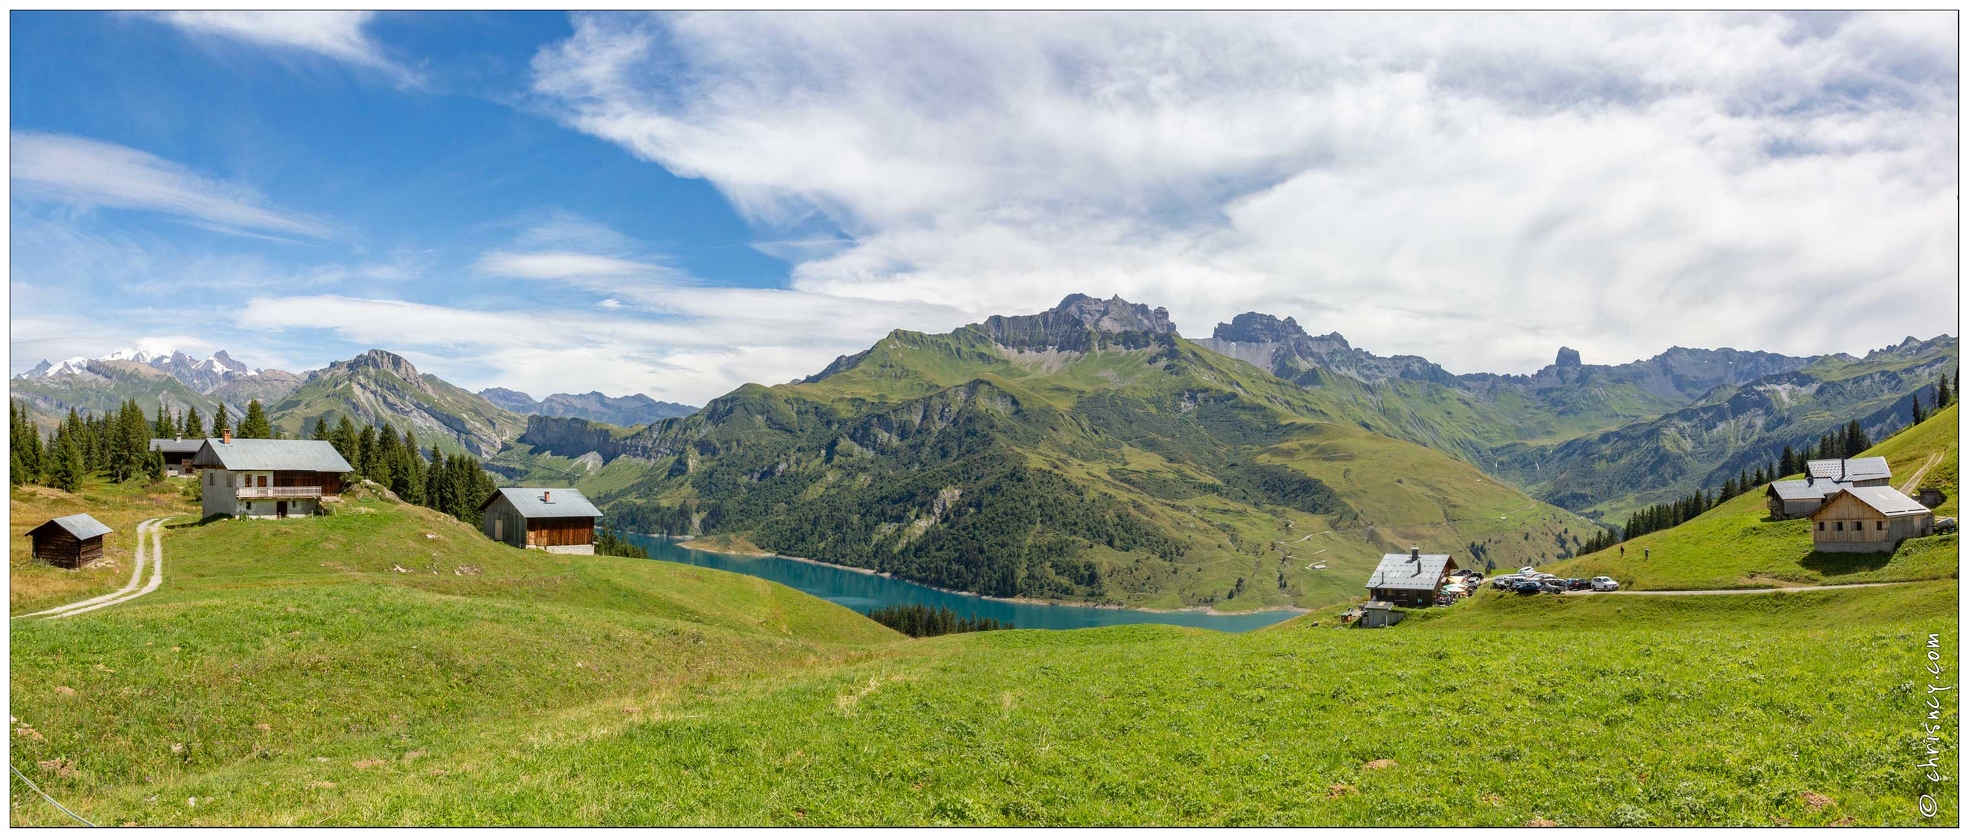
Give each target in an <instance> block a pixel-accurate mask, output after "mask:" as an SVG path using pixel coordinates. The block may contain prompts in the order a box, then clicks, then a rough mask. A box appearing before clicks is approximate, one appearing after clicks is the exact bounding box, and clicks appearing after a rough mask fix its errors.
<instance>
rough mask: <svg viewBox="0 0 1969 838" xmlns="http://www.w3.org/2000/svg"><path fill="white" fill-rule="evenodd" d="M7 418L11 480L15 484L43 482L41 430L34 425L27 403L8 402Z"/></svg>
mask: <svg viewBox="0 0 1969 838" xmlns="http://www.w3.org/2000/svg"><path fill="white" fill-rule="evenodd" d="M7 419H8V422H7V430H8V434H7V437H8V442H9V448H10V449H11V451H10V456H9V458H8V459H9V461H10V465H11V466H12V471H11V475H10V481H11V482H12V484H13V485H15V486H25V485H28V484H33V483H39V482H41V479H42V474H41V430H40V429H39V428H36V427H34V420H33V419H32V418H30V416H29V415H28V410H27V405H25V404H22V403H20V402H18V401H14V400H9V401H8V402H7Z"/></svg>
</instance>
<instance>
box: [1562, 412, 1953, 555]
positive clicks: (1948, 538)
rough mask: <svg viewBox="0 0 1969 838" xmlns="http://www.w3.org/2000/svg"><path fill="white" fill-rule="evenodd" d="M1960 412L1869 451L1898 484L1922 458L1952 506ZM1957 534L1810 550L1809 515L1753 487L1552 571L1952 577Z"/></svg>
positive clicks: (1926, 478)
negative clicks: (1872, 548)
mask: <svg viewBox="0 0 1969 838" xmlns="http://www.w3.org/2000/svg"><path fill="white" fill-rule="evenodd" d="M1957 416H1958V409H1957V406H1950V407H1948V408H1946V409H1944V410H1942V411H1941V412H1939V413H1937V414H1936V415H1935V416H1934V417H1933V418H1931V419H1929V420H1928V421H1926V422H1923V423H1921V424H1919V425H1916V426H1914V427H1912V428H1909V429H1907V430H1905V431H1902V432H1901V433H1899V434H1896V435H1894V436H1892V437H1890V438H1888V439H1887V440H1886V441H1884V442H1881V443H1880V444H1879V445H1876V446H1874V447H1873V448H1870V449H1868V450H1867V451H1866V452H1864V454H1863V456H1879V457H1886V458H1887V463H1888V465H1890V466H1892V467H1893V469H1894V483H1895V485H1896V486H1902V485H1904V484H1906V483H1907V482H1908V481H1910V480H1913V478H1914V476H1915V473H1916V472H1917V471H1921V470H1922V469H1923V468H1924V467H1926V469H1927V470H1926V472H1925V473H1924V474H1923V476H1922V478H1921V480H1920V481H1919V482H1920V483H1921V484H1922V485H1928V486H1936V487H1938V488H1941V489H1942V491H1943V492H1944V494H1945V495H1946V496H1947V500H1946V501H1945V502H1944V503H1942V504H1941V505H1940V506H1939V507H1937V508H1936V510H1935V512H1936V515H1937V516H1941V515H1954V514H1956V510H1957V504H1958V499H1957V498H1956V497H1955V495H1956V493H1957V487H1956V479H1955V475H1956V469H1957V465H1956V464H1957V461H1958V459H1959V454H1960V446H1959V444H1958V442H1957V439H1958V433H1959V431H1958V429H1957V426H1956V419H1957ZM1910 488H1912V487H1910ZM1958 538H1959V537H1958V536H1957V535H1954V534H1950V535H1937V536H1929V537H1926V538H1911V539H1908V540H1906V541H1903V542H1901V544H1900V546H1899V547H1898V549H1896V550H1894V551H1893V552H1892V553H1819V552H1816V551H1814V550H1813V549H1812V533H1811V521H1810V520H1807V519H1794V520H1789V521H1778V520H1772V519H1771V517H1770V511H1769V510H1768V509H1767V508H1766V506H1765V497H1764V493H1763V492H1762V491H1753V492H1751V493H1748V494H1745V495H1740V496H1738V497H1735V498H1732V499H1730V500H1729V501H1728V502H1725V503H1722V504H1718V505H1717V506H1716V508H1714V509H1711V510H1709V511H1708V512H1705V513H1703V514H1701V515H1699V516H1697V517H1696V518H1695V519H1694V520H1691V521H1688V522H1686V523H1684V524H1682V525H1681V526H1677V527H1672V528H1670V529H1666V530H1661V531H1659V532H1652V533H1649V534H1647V535H1644V536H1641V537H1640V538H1636V539H1634V540H1632V541H1629V542H1627V543H1626V545H1625V547H1626V551H1625V554H1624V555H1623V554H1622V551H1621V549H1620V548H1613V549H1609V550H1602V551H1600V552H1597V553H1593V554H1591V555H1587V556H1583V557H1581V558H1579V559H1575V560H1573V561H1570V562H1562V563H1560V564H1558V565H1555V566H1553V567H1551V568H1549V569H1548V570H1549V571H1550V572H1552V573H1557V574H1560V575H1563V576H1587V577H1590V576H1601V575H1605V576H1612V577H1614V578H1615V579H1619V580H1620V582H1621V584H1622V585H1625V586H1627V587H1629V588H1635V589H1641V590H1695V589H1703V588H1763V587H1772V586H1782V585H1835V584H1849V583H1856V582H1893V581H1904V580H1911V579H1946V578H1955V577H1956V575H1957V568H1958V566H1959V563H1960V550H1961V546H1960V541H1959V540H1958ZM1644 555H1646V556H1647V558H1643V556H1644Z"/></svg>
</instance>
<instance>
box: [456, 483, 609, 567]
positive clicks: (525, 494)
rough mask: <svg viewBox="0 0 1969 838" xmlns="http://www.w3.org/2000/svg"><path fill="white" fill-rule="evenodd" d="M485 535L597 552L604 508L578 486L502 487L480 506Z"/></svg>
mask: <svg viewBox="0 0 1969 838" xmlns="http://www.w3.org/2000/svg"><path fill="white" fill-rule="evenodd" d="M479 516H480V525H481V526H482V527H483V528H484V531H485V536H486V537H487V538H490V539H492V540H493V541H499V542H504V543H506V544H510V545H512V546H514V547H523V548H526V549H528V550H545V551H547V552H549V553H579V554H582V555H593V554H594V552H595V522H596V521H599V520H601V517H602V511H601V510H599V509H596V508H595V505H594V504H592V503H589V502H588V499H587V498H586V497H583V496H582V494H581V491H580V490H578V489H561V488H545V489H517V488H516V489H500V490H499V491H497V492H494V493H492V497H489V498H486V499H485V503H484V504H482V505H480V507H479Z"/></svg>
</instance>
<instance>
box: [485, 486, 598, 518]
mask: <svg viewBox="0 0 1969 838" xmlns="http://www.w3.org/2000/svg"><path fill="white" fill-rule="evenodd" d="M547 495H551V496H552V500H541V498H542V497H543V496H547ZM500 497H503V498H505V499H506V500H507V501H508V502H510V503H512V504H513V508H514V509H517V510H519V511H520V517H522V518H600V517H602V511H601V510H599V509H596V508H595V505H594V504H592V503H589V502H588V499H587V498H585V497H582V496H581V490H579V489H569V488H563V487H549V488H545V489H524V488H521V489H500V490H499V494H496V495H493V496H492V498H487V499H486V501H485V502H486V505H487V506H490V505H491V504H492V499H493V498H500ZM484 508H485V507H483V506H482V507H480V509H484Z"/></svg>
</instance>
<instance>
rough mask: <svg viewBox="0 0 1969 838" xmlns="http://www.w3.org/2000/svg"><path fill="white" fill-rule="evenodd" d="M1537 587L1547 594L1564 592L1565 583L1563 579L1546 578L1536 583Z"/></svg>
mask: <svg viewBox="0 0 1969 838" xmlns="http://www.w3.org/2000/svg"><path fill="white" fill-rule="evenodd" d="M1538 589H1539V590H1541V591H1544V592H1546V593H1548V594H1563V593H1565V592H1566V583H1565V580H1563V579H1547V580H1545V581H1543V582H1540V583H1538Z"/></svg>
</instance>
